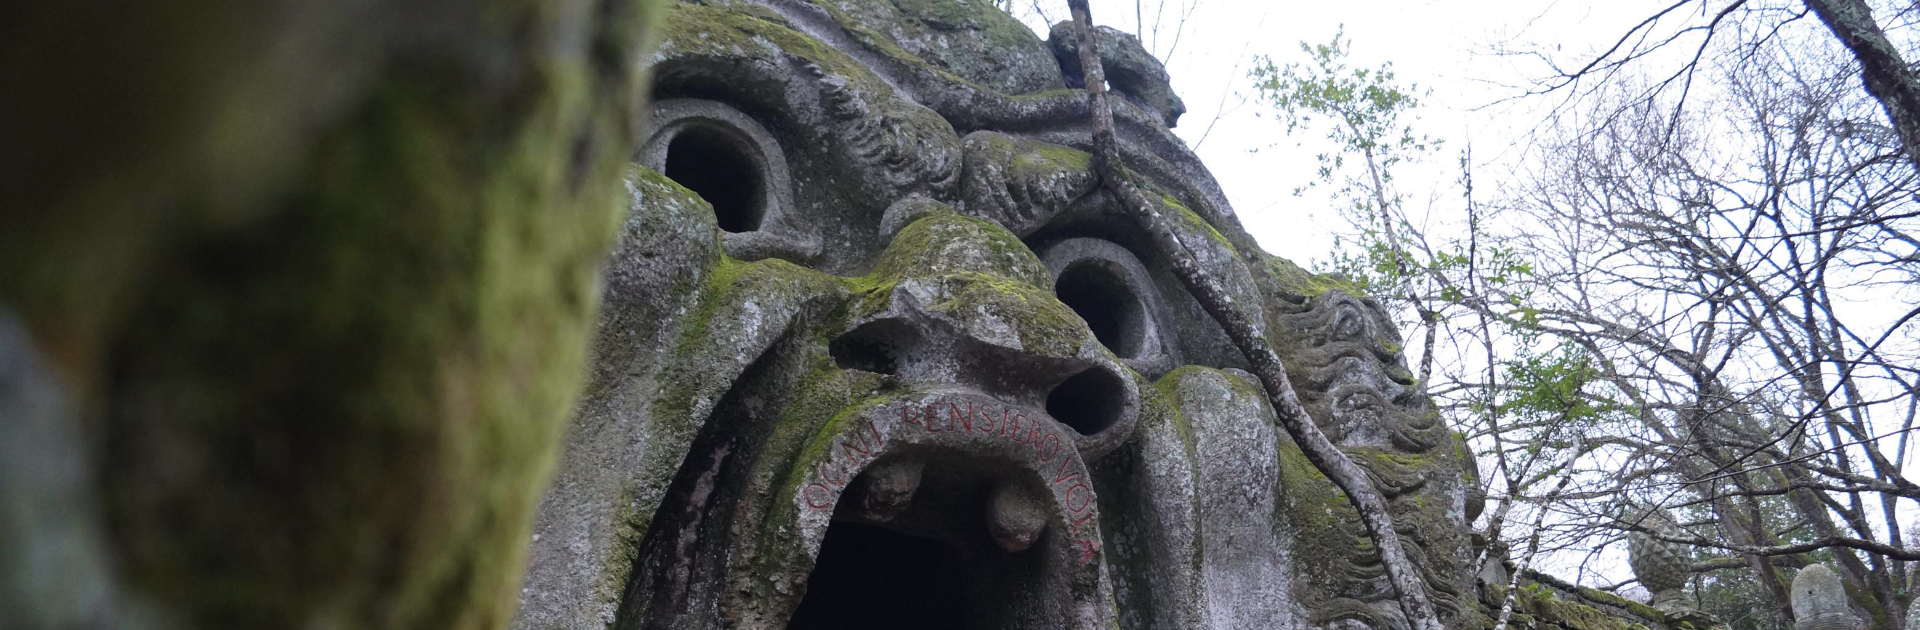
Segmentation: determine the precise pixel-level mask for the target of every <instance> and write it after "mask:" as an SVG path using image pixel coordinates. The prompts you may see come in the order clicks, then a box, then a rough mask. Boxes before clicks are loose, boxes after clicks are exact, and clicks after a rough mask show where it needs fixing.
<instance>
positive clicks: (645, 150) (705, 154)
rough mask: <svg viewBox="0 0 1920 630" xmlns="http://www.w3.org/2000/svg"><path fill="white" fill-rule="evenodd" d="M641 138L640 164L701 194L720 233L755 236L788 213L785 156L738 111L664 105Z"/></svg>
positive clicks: (675, 102) (704, 103)
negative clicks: (711, 210) (711, 212)
mask: <svg viewBox="0 0 1920 630" xmlns="http://www.w3.org/2000/svg"><path fill="white" fill-rule="evenodd" d="M645 137H646V141H645V143H644V144H642V148H641V152H640V162H641V164H643V165H645V166H647V167H649V168H652V169H654V170H656V171H659V172H660V173H661V174H663V175H666V176H667V178H668V179H672V180H673V181H674V182H676V183H679V184H680V185H681V186H685V187H686V188H687V189H688V190H691V191H693V192H695V193H697V194H699V195H700V197H701V198H702V199H705V200H706V201H707V203H708V204H711V205H712V206H713V213H714V218H715V220H716V221H717V223H718V224H719V226H720V229H721V230H723V231H726V232H728V233H732V234H741V233H749V232H758V231H761V230H764V229H768V228H770V227H771V226H772V224H773V223H774V220H775V219H777V218H778V217H779V215H780V214H781V213H783V212H785V211H786V207H787V206H788V204H787V203H786V199H785V198H786V196H787V194H788V193H787V186H788V178H787V164H786V157H785V156H784V155H783V154H782V153H781V151H780V145H779V143H777V142H775V141H774V139H773V136H772V135H771V134H769V133H767V130H766V129H765V128H764V127H761V126H760V124H759V123H758V122H755V121H754V120H753V119H752V118H750V117H748V116H747V115H746V114H743V113H741V112H740V111H739V110H736V109H734V108H732V107H728V106H727V105H725V104H723V103H720V102H717V101H708V100H701V99H690V98H682V99H670V100H666V101H662V102H660V103H659V104H658V105H657V106H655V108H654V110H653V118H652V121H651V123H650V125H649V128H648V131H647V135H646V136H645Z"/></svg>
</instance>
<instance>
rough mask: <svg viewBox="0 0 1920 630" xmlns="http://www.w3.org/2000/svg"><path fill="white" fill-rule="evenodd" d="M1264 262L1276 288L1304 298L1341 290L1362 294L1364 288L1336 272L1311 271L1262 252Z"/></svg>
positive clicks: (1363, 293)
mask: <svg viewBox="0 0 1920 630" xmlns="http://www.w3.org/2000/svg"><path fill="white" fill-rule="evenodd" d="M1260 256H1261V258H1262V259H1264V260H1265V262H1266V268H1267V275H1268V277H1269V278H1272V280H1273V282H1274V283H1275V284H1276V285H1277V286H1276V287H1274V288H1276V289H1278V290H1280V291H1284V292H1287V293H1291V294H1294V295H1298V296H1301V297H1305V298H1309V299H1311V298H1316V297H1320V295H1321V294H1324V293H1326V292H1328V291H1341V292H1344V293H1347V294H1349V295H1354V296H1364V295H1366V294H1367V292H1366V290H1365V289H1363V288H1361V287H1360V285H1359V284H1358V283H1355V282H1353V281H1352V280H1348V279H1346V278H1345V277H1342V276H1340V275H1337V274H1322V273H1313V272H1310V271H1307V270H1305V269H1302V268H1300V266H1299V265H1296V264H1294V263H1293V261H1291V260H1287V259H1285V258H1281V257H1279V256H1274V255H1272V254H1267V253H1265V252H1262V253H1261V254H1260Z"/></svg>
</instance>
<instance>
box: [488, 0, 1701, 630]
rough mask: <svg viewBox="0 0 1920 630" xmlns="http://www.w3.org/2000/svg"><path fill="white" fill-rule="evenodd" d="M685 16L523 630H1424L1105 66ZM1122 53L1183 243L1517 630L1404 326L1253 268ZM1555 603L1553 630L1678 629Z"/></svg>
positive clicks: (823, 3) (1434, 576) (953, 12)
mask: <svg viewBox="0 0 1920 630" xmlns="http://www.w3.org/2000/svg"><path fill="white" fill-rule="evenodd" d="M667 23H668V25H669V28H668V29H667V33H666V35H667V39H668V41H667V43H666V44H665V45H664V46H663V47H662V49H661V52H660V53H658V54H656V55H655V57H654V59H655V61H656V63H657V65H656V75H655V79H654V84H653V86H652V89H651V93H652V94H653V95H654V96H655V97H656V98H658V99H660V100H659V102H660V105H659V106H658V107H657V108H656V110H655V112H656V117H655V119H654V120H653V122H652V123H650V124H649V126H648V127H646V129H645V130H644V131H643V134H642V137H641V138H639V142H640V145H641V149H640V151H639V153H638V156H637V159H638V161H640V162H641V164H642V168H636V169H635V170H634V172H633V173H632V174H631V175H630V177H629V180H630V182H632V184H631V185H630V190H631V191H633V192H634V193H635V197H634V201H633V203H632V209H633V213H634V218H633V219H632V220H630V222H629V224H628V225H629V228H628V237H627V238H626V240H623V241H622V245H621V247H620V249H619V251H618V252H617V253H616V254H615V259H614V260H613V261H612V262H611V263H609V267H608V269H609V276H610V278H612V279H614V280H615V282H612V283H610V284H609V286H608V296H607V304H608V308H607V310H606V312H605V314H604V315H603V319H602V326H601V331H600V335H599V343H598V346H597V349H598V352H599V355H598V356H599V357H600V358H599V360H598V361H597V362H596V367H595V370H594V372H593V380H592V382H591V385H590V387H589V390H588V396H587V397H586V400H584V401H583V402H582V403H581V406H580V407H579V409H578V411H577V412H576V419H575V421H574V425H573V426H572V428H571V430H570V432H569V434H568V438H567V441H568V443H567V447H566V452H565V454H564V455H563V459H562V462H561V464H560V474H559V477H558V480H557V481H556V483H555V485H554V487H553V489H552V490H551V491H549V493H548V494H547V495H546V497H545V499H544V500H543V502H542V504H541V509H540V516H539V521H538V529H537V532H538V534H539V537H538V538H535V539H534V540H532V542H531V546H532V552H531V553H532V557H533V558H534V562H533V565H532V569H531V570H530V571H529V573H528V576H527V579H526V582H525V584H524V586H523V590H522V601H523V608H522V610H521V613H520V616H519V617H518V618H517V619H516V620H515V622H514V626H513V627H515V628H518V629H522V630H550V629H552V628H591V629H610V628H619V629H628V628H675V629H681V628H689V629H696V630H705V629H719V628H729V629H743V630H761V629H766V630H778V629H781V628H792V629H808V628H823V627H836V628H867V627H915V628H970V629H973V628H978V629H987V628H992V629H1014V630H1019V629H1040V628H1047V629H1053V628H1085V629H1100V630H1105V629H1108V628H1115V627H1118V628H1123V629H1126V630H1144V629H1152V628H1220V629H1226V628H1283V629H1290V628H1297V629H1301V630H1305V629H1308V628H1403V627H1405V620H1404V619H1402V618H1401V617H1400V612H1399V608H1398V606H1397V605H1396V604H1395V602H1394V600H1393V591H1392V587H1391V585H1390V584H1389V583H1388V582H1387V581H1386V579H1385V577H1384V575H1383V573H1382V571H1381V567H1380V561H1379V557H1378V555H1377V553H1376V551H1375V550H1374V549H1373V548H1372V545H1371V540H1370V539H1369V538H1368V537H1367V536H1366V535H1365V533H1364V530H1363V529H1362V528H1361V527H1360V524H1359V522H1358V517H1357V515H1356V514H1355V513H1354V511H1353V509H1352V508H1351V507H1350V505H1349V504H1348V503H1347V501H1346V499H1345V497H1343V496H1341V495H1340V493H1339V492H1338V491H1336V490H1335V489H1334V487H1333V485H1332V484H1331V483H1330V482H1328V480H1327V479H1326V478H1325V477H1323V476H1321V475H1320V474H1319V472H1318V471H1317V470H1316V469H1315V468H1314V467H1313V466H1312V465H1311V464H1310V463H1309V462H1308V461H1307V460H1306V458H1305V456H1304V455H1303V454H1302V453H1301V451H1300V449H1299V447H1298V446H1296V445H1295V444H1293V443H1292V441H1291V440H1290V438H1288V437H1287V436H1286V435H1285V433H1284V432H1283V431H1281V430H1279V429H1278V428H1277V427H1276V426H1275V422H1274V416H1273V411H1272V410H1271V409H1270V408H1269V407H1268V404H1267V402H1266V395H1265V392H1263V391H1261V389H1260V386H1259V385H1257V384H1256V383H1255V382H1254V381H1253V380H1252V379H1250V378H1248V377H1247V375H1246V374H1245V373H1244V372H1240V371H1238V368H1240V367H1243V366H1244V365H1245V363H1244V360H1243V359H1242V358H1241V357H1240V356H1239V354H1238V353H1237V352H1236V351H1235V350H1233V347H1232V346H1231V344H1230V343H1228V341H1227V340H1226V339H1225V336H1224V335H1223V334H1222V333H1221V331H1220V329H1219V327H1218V325H1217V324H1215V323H1214V322H1213V320H1212V319H1211V318H1210V316H1208V315H1207V314H1206V313H1205V312H1204V310H1203V309H1202V308H1201V307H1200V305H1199V304H1198V303H1197V302H1196V301H1195V300H1194V299H1193V298H1192V297H1191V296H1190V295H1189V294H1188V293H1187V291H1186V290H1185V288H1184V287H1183V286H1182V285H1181V284H1180V282H1179V281H1178V280H1177V278H1176V277H1175V276H1174V275H1173V273H1172V272H1171V269H1170V265H1169V261H1167V260H1165V259H1164V258H1163V255H1162V254H1161V253H1160V252H1159V251H1157V250H1155V248H1154V247H1153V246H1152V245H1151V241H1150V240H1149V239H1148V238H1147V236H1148V235H1146V234H1142V233H1141V232H1140V231H1139V228H1138V227H1136V226H1134V225H1133V224H1132V223H1130V222H1128V221H1124V220H1121V219H1119V218H1118V215H1116V214H1115V210H1116V208H1115V206H1114V204H1113V202H1112V200H1111V199H1110V198H1109V197H1108V196H1107V195H1106V194H1105V193H1103V192H1101V191H1099V190H1098V188H1097V186H1096V183H1097V182H1096V180H1095V178H1094V176H1093V174H1092V173H1091V171H1090V170H1089V168H1088V155H1087V153H1085V149H1086V147H1087V145H1088V140H1087V128H1086V118H1085V117H1086V109H1085V101H1084V98H1083V95H1082V94H1080V93H1079V92H1077V91H1071V90H1063V89H1057V88H1059V87H1060V86H1062V85H1064V84H1065V83H1066V81H1065V80H1064V79H1063V77H1071V76H1074V75H1075V74H1077V70H1076V69H1074V68H1072V67H1067V68H1064V69H1063V68H1062V67H1060V66H1059V65H1058V64H1054V63H1053V62H1052V61H1051V60H1049V61H1048V65H1047V67H1045V68H1037V67H1034V65H1033V63H1034V60H1035V59H1037V58H1041V57H1040V55H1041V54H1045V53H1049V51H1048V50H1047V48H1046V47H1045V46H1042V45H1040V42H1039V41H1038V39H1037V38H1034V37H1033V36H1032V35H1031V33H1027V32H1025V31H1021V30H1005V28H1006V27H1009V26H1011V25H1012V23H1011V22H1010V20H1009V19H1008V18H1007V17H1006V16H1004V15H1001V14H998V13H995V12H994V11H993V10H992V9H991V8H990V7H988V6H986V4H985V3H980V2H975V1H971V0H969V1H964V2H922V1H920V0H813V1H803V0H760V1H757V2H718V1H715V2H685V3H680V4H677V5H675V6H674V8H673V10H672V12H671V14H670V15H669V17H668V20H667ZM1106 37H1107V38H1111V40H1112V41H1110V42H1109V41H1105V39H1103V43H1105V44H1109V45H1108V46H1106V48H1107V49H1108V57H1110V58H1111V61H1110V62H1109V63H1111V64H1112V67H1113V68H1120V69H1122V71H1123V72H1122V74H1121V75H1120V76H1121V77H1122V78H1121V79H1120V80H1118V81H1116V82H1115V85H1116V86H1117V87H1119V88H1120V89H1121V90H1122V91H1123V92H1126V93H1128V94H1129V96H1130V98H1133V99H1135V101H1136V103H1137V104H1139V105H1141V107H1139V108H1134V107H1129V108H1122V110H1121V111H1120V112H1118V113H1117V114H1116V115H1117V117H1118V119H1119V127H1120V131H1121V138H1120V140H1121V144H1122V146H1123V148H1124V157H1125V160H1126V161H1127V163H1128V166H1129V167H1130V168H1131V169H1132V170H1133V171H1135V172H1137V173H1139V174H1140V175H1141V177H1142V181H1141V182H1140V183H1141V185H1142V186H1143V188H1144V189H1146V190H1150V191H1152V192H1153V194H1154V196H1155V199H1156V205H1157V210H1158V211H1159V212H1161V213H1162V214H1164V215H1165V216H1168V217H1170V218H1172V219H1173V220H1172V221H1169V222H1167V223H1168V228H1167V229H1172V230H1176V231H1178V232H1180V237H1181V240H1182V241H1184V242H1186V243H1189V244H1191V247H1192V249H1193V251H1192V252H1191V255H1193V256H1194V257H1195V258H1196V259H1198V260H1199V261H1200V262H1201V264H1203V265H1205V266H1207V267H1208V268H1210V269H1212V270H1214V271H1215V273H1216V275H1217V276H1218V277H1220V278H1222V279H1223V280H1224V282H1225V284H1226V285H1227V289H1228V293H1229V294H1230V295H1231V297H1232V299H1233V300H1234V301H1236V302H1239V303H1242V304H1246V305H1249V306H1254V307H1257V308H1256V309H1254V310H1255V311H1256V320H1255V322H1254V324H1255V326H1256V327H1257V328H1259V329H1260V330H1261V331H1262V332H1263V333H1265V334H1267V335H1269V336H1270V338H1271V340H1272V342H1273V343H1274V344H1275V346H1276V348H1278V349H1279V350H1281V351H1282V354H1283V355H1284V356H1286V357H1287V361H1288V368H1289V370H1290V371H1291V373H1290V376H1291V377H1292V378H1293V379H1294V380H1295V382H1296V383H1297V384H1298V386H1299V387H1300V388H1301V391H1300V392H1299V394H1300V395H1301V398H1302V400H1303V401H1305V402H1306V403H1307V407H1308V409H1309V412H1310V413H1311V414H1312V415H1313V417H1314V420H1315V421H1316V422H1318V423H1319V424H1321V425H1322V426H1323V427H1325V429H1326V430H1327V431H1328V432H1329V433H1330V434H1331V435H1333V436H1335V438H1336V439H1337V440H1338V441H1339V443H1340V446H1341V447H1342V448H1345V449H1347V451H1348V452H1349V454H1350V455H1351V456H1352V457H1354V458H1355V459H1356V460H1357V461H1359V462H1360V463H1361V465H1362V466H1363V467H1365V468H1366V469H1367V471H1368V472H1369V473H1370V475H1371V478H1372V480H1373V481H1374V482H1375V483H1376V484H1377V485H1378V486H1379V487H1380V488H1381V489H1382V491H1383V493H1384V494H1385V495H1386V496H1388V497H1389V500H1390V503H1391V506H1392V509H1393V510H1394V518H1395V520H1396V522H1397V523H1400V524H1401V527H1402V528H1403V529H1404V533H1405V536H1406V538H1407V540H1409V541H1412V542H1413V543H1414V545H1415V548H1414V549H1412V550H1411V551H1412V553H1413V555H1414V556H1415V558H1416V561H1417V562H1419V563H1420V564H1421V567H1422V572H1423V574H1424V575H1425V576H1426V579H1427V582H1428V585H1429V588H1430V591H1431V595H1432V597H1433V599H1434V601H1435V603H1436V605H1437V606H1438V607H1439V609H1440V611H1441V612H1442V614H1443V616H1444V618H1445V619H1446V620H1447V623H1448V624H1449V625H1450V626H1451V627H1458V628H1479V627H1486V626H1487V625H1489V624H1490V617H1489V614H1490V613H1489V611H1488V608H1487V607H1488V606H1489V604H1488V603H1487V602H1488V601H1489V599H1488V598H1489V597H1491V596H1492V595H1491V594H1492V591H1491V590H1490V589H1501V588H1505V583H1504V582H1502V583H1501V584H1499V585H1496V586H1490V587H1487V588H1481V586H1482V585H1480V584H1478V583H1477V582H1476V576H1478V575H1480V574H1482V573H1483V571H1482V570H1481V569H1482V567H1479V566H1472V562H1471V561H1472V559H1473V558H1474V557H1475V552H1476V550H1475V549H1473V548H1472V545H1471V543H1470V541H1469V533H1470V531H1469V529H1468V526H1467V522H1468V519H1470V518H1471V517H1472V516H1473V515H1474V514H1476V513H1477V512H1478V510H1479V506H1478V503H1479V502H1480V501H1482V500H1484V495H1482V494H1479V489H1478V488H1477V478H1476V477H1475V476H1474V475H1473V474H1472V472H1473V470H1474V469H1473V464H1472V461H1471V455H1470V454H1468V453H1466V452H1465V451H1464V449H1463V448H1462V446H1461V442H1460V441H1459V439H1458V438H1457V437H1456V436H1455V435H1454V434H1453V433H1452V432H1450V431H1449V430H1448V429H1447V428H1446V427H1445V426H1443V425H1441V424H1440V422H1439V417H1438V414H1437V413H1436V412H1435V410H1434V409H1433V407H1432V404H1431V402H1430V401H1429V400H1428V399H1427V397H1426V396H1425V395H1424V393H1423V392H1422V391H1421V390H1420V384H1419V383H1416V382H1414V380H1413V379H1412V377H1411V374H1410V373H1409V371H1408V370H1407V368H1406V366H1405V359H1404V357H1403V356H1402V352H1401V347H1400V344H1401V342H1400V338H1399V336H1398V332H1397V331H1395V330H1394V329H1393V327H1392V325H1391V324H1390V322H1389V321H1388V320H1387V318H1386V316H1385V314H1384V313H1383V311H1382V310H1381V308H1380V307H1379V305H1378V304H1376V303H1374V302H1372V301H1370V300H1369V299H1367V298H1366V297H1365V296H1364V295H1363V294H1361V293H1360V292H1359V291H1358V290H1357V289H1356V288H1354V287H1352V286H1351V285H1350V284H1348V283H1345V282H1342V281H1340V280H1339V279H1337V278H1329V277H1325V276H1317V275H1314V274H1310V273H1307V272H1305V271H1303V270H1301V269H1299V268H1298V267H1296V266H1294V265H1292V264H1291V263H1288V262H1286V261H1285V260H1284V259H1280V258H1276V257H1272V256H1269V255H1267V254H1266V253H1264V252H1261V251H1259V250H1258V249H1257V248H1255V247H1254V245H1253V242H1252V239H1251V238H1250V237H1248V236H1247V235H1246V233H1245V231H1244V230H1243V229H1241V228H1240V226H1239V225H1238V223H1237V222H1236V221H1235V220H1234V219H1233V218H1232V211H1231V209H1230V208H1228V207H1227V206H1226V204H1225V199H1224V196H1223V195H1221V194H1219V191H1218V186H1217V185H1215V184H1214V183H1213V181H1212V178H1211V176H1210V175H1207V174H1206V171H1205V168H1204V166H1203V165H1200V163H1199V161H1198V159H1197V158H1195V157H1194V156H1193V155H1192V153H1191V152H1189V151H1187V150H1186V149H1185V147H1184V146H1183V145H1182V144H1181V143H1180V142H1179V141H1178V139H1177V138H1175V137H1174V136H1172V135H1171V133H1169V132H1168V131H1167V126H1168V125H1169V124H1171V122H1172V121H1173V119H1174V118H1175V117H1177V116H1178V112H1179V110H1180V106H1179V102H1178V99H1177V98H1175V97H1174V96H1173V94H1172V92H1171V90H1170V89H1169V88H1168V84H1167V80H1166V76H1165V73H1164V70H1162V69H1160V66H1159V64H1158V62H1157V61H1153V60H1152V59H1151V57H1149V56H1147V55H1146V53H1145V52H1144V51H1143V50H1140V48H1139V46H1138V44H1137V42H1131V41H1129V40H1128V39H1127V38H1124V37H1121V36H1119V35H1118V34H1113V33H1109V34H1108V35H1107V36H1106ZM1053 40H1054V41H1053V46H1055V47H1058V46H1061V45H1063V44H1064V43H1066V42H1065V36H1064V35H1063V34H1061V33H1055V37H1054V38H1053ZM1049 56H1050V55H1049ZM1127 73H1131V74H1127ZM669 180H671V181H669ZM1496 555H1497V554H1496ZM1499 560H1500V558H1498V557H1496V558H1494V562H1495V564H1496V566H1498V562H1499ZM1495 573H1497V572H1495ZM1528 592H1529V595H1528V596H1527V597H1526V599H1525V600H1524V601H1522V602H1521V603H1520V606H1519V608H1517V609H1518V610H1522V611H1524V612H1523V614H1525V615H1527V620H1528V621H1530V622H1531V621H1534V620H1541V621H1545V622H1547V623H1546V624H1542V625H1541V627H1570V628H1588V629H1609V630H1611V629H1615V628H1621V629H1624V628H1629V627H1632V626H1631V624H1633V623H1659V620H1660V619H1664V617H1661V616H1660V615H1661V613H1660V612H1659V611H1656V610H1653V609H1651V608H1648V607H1645V606H1639V605H1637V604H1631V603H1630V602H1625V601H1624V600H1620V604H1619V605H1618V606H1615V607H1614V608H1610V609H1605V610H1602V609H1599V608H1594V607H1591V606H1587V605H1585V604H1579V603H1573V602H1572V601H1570V600H1571V599H1579V598H1580V597H1585V596H1584V595H1581V596H1573V595H1566V596H1563V595H1556V594H1551V593H1536V592H1535V591H1531V590H1530V591H1528ZM1592 597H1601V596H1592ZM1592 597H1590V598H1588V599H1587V600H1586V601H1593V599H1592ZM1606 597H1610V596H1606ZM1602 599H1604V598H1603V597H1602ZM1614 599H1616V600H1617V599H1618V598H1614ZM1492 601H1493V602H1494V603H1493V604H1491V606H1494V607H1495V609H1497V606H1498V600H1497V599H1494V600H1492ZM1606 601H1609V602H1611V601H1613V600H1606ZM1633 606H1639V608H1637V609H1632V610H1629V609H1630V608H1631V607H1633ZM1640 609H1645V611H1651V612H1647V613H1645V614H1642V613H1641V612H1634V611H1638V610H1640ZM1617 611H1628V612H1625V613H1620V612H1617ZM1649 615H1650V616H1649ZM1629 618H1630V619H1629ZM1549 624H1558V625H1557V626H1555V625H1549Z"/></svg>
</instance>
